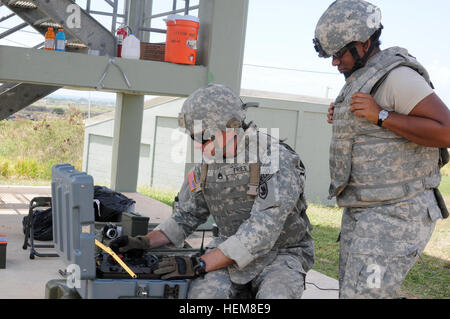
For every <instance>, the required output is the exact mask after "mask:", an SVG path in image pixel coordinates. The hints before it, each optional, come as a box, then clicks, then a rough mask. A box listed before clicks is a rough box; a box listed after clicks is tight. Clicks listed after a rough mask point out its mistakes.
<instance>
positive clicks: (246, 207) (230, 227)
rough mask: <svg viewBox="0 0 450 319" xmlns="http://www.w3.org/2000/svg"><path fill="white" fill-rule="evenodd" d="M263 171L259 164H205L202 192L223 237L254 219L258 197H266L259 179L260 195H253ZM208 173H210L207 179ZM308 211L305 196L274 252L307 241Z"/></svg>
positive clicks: (284, 228) (288, 222)
mask: <svg viewBox="0 0 450 319" xmlns="http://www.w3.org/2000/svg"><path fill="white" fill-rule="evenodd" d="M281 148H283V147H280V149H281ZM280 152H281V150H280ZM296 156H298V155H296ZM206 166H207V167H206ZM259 168H260V166H259V165H254V164H248V163H244V164H228V163H213V164H209V165H206V164H203V165H202V170H201V171H202V176H201V177H200V180H204V183H203V185H201V191H202V192H203V196H204V198H205V201H206V203H207V205H208V208H209V211H210V214H211V216H213V218H214V221H215V222H216V224H217V226H218V228H219V235H220V236H224V237H230V236H232V235H234V234H235V233H236V232H237V230H238V228H239V226H240V225H241V224H242V223H244V222H245V221H246V220H247V219H248V218H250V216H251V210H252V207H253V204H254V202H255V199H256V196H263V195H264V192H265V190H264V187H263V186H262V185H263V183H262V184H260V183H259V178H258V183H257V185H259V187H258V192H257V193H258V194H256V193H255V194H254V195H252V194H253V191H252V190H253V187H252V186H253V185H252V184H253V183H252V182H254V181H252V180H254V179H255V178H254V176H256V175H257V176H258V177H259ZM255 169H258V174H256V172H255ZM204 174H206V178H205V177H204ZM264 178H267V177H265V176H262V177H261V179H262V180H264ZM306 208H307V205H306V201H305V198H304V196H303V194H301V196H300V198H299V199H298V201H297V205H296V207H295V211H293V213H292V214H290V215H289V216H288V218H287V219H286V222H285V224H284V227H283V230H282V232H281V234H280V237H279V238H278V240H277V242H276V243H275V245H274V247H273V249H277V248H287V247H293V246H296V245H298V243H299V242H300V241H301V240H302V239H303V237H304V236H305V234H306V231H307V229H308V228H309V227H310V223H309V220H308V217H307V216H306Z"/></svg>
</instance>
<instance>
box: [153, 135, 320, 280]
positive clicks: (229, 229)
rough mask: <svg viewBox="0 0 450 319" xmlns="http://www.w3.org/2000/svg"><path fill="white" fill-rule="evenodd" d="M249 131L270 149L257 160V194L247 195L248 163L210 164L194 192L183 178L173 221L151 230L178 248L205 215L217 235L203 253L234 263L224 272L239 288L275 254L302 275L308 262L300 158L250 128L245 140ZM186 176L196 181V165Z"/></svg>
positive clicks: (309, 248)
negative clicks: (219, 254) (289, 258)
mask: <svg viewBox="0 0 450 319" xmlns="http://www.w3.org/2000/svg"><path fill="white" fill-rule="evenodd" d="M252 132H253V134H257V136H263V137H265V138H267V139H268V140H270V142H271V143H269V144H270V148H271V149H272V153H271V154H268V152H267V149H266V152H263V154H262V156H259V161H260V164H261V169H260V171H261V176H260V180H259V186H258V190H257V195H256V196H251V195H248V194H247V186H248V183H249V179H250V174H249V163H248V162H246V163H213V164H210V165H208V173H207V177H206V182H205V185H204V188H203V189H201V190H200V191H198V189H197V188H196V187H198V186H199V185H198V183H197V182H194V183H195V185H192V180H193V179H192V177H191V178H190V179H189V178H186V180H185V182H184V184H183V186H182V188H181V190H180V193H179V195H178V198H179V200H178V202H175V205H174V214H173V216H172V217H171V218H169V219H168V220H166V221H164V222H163V223H161V224H160V225H159V226H158V228H157V229H159V230H160V231H162V232H163V233H165V235H166V236H167V237H168V238H169V239H170V240H171V241H172V243H174V244H176V245H181V244H182V243H183V241H184V239H185V238H186V237H187V236H189V235H190V234H191V233H192V232H193V231H194V230H195V229H196V228H197V227H198V226H199V225H200V224H202V223H204V222H205V221H206V220H207V219H208V217H209V215H210V214H211V215H212V216H213V217H214V220H215V222H216V224H217V226H218V228H219V236H218V237H216V238H214V239H213V240H212V242H210V243H209V244H208V248H215V247H217V248H219V249H220V250H221V251H222V252H223V253H224V254H225V255H226V256H227V257H229V258H231V259H233V260H234V261H235V264H233V265H231V266H229V267H228V271H229V274H230V277H231V280H232V281H233V282H235V283H239V284H244V283H247V282H249V281H250V280H252V279H253V278H254V277H255V276H256V275H258V274H259V273H260V272H261V271H262V270H263V269H264V267H265V266H267V265H268V264H270V263H271V262H272V261H273V260H274V259H275V258H276V256H277V254H280V253H288V254H292V255H293V256H294V257H295V258H293V259H292V263H293V265H290V267H295V268H296V269H298V270H299V271H300V272H302V273H306V272H307V271H308V270H309V269H311V267H312V265H313V263H314V249H313V240H312V237H311V236H310V234H309V233H308V231H309V227H310V223H309V220H308V218H307V216H306V201H305V199H304V197H303V191H304V186H305V169H304V166H303V164H302V162H301V160H300V157H299V156H298V155H297V154H296V153H295V152H294V151H292V150H290V149H288V148H287V147H285V146H282V145H280V144H279V143H278V141H277V140H275V139H273V138H271V137H270V136H268V135H265V134H259V133H257V130H256V128H255V127H251V128H249V129H248V130H247V131H246V135H249V134H252ZM261 148H262V147H257V148H256V149H261ZM263 148H264V146H263ZM238 149H239V148H238ZM245 149H247V150H249V147H245ZM250 149H251V148H250ZM273 150H275V152H273ZM248 153H250V154H251V151H250V152H248ZM277 153H278V154H277ZM260 155H261V154H260ZM247 159H248V157H247ZM190 174H193V177H195V179H194V180H195V181H199V180H200V174H201V164H198V165H196V167H195V168H194V170H193V171H192V172H191V173H190ZM188 176H189V175H188ZM189 180H190V181H191V185H190V183H189ZM193 188H196V189H193Z"/></svg>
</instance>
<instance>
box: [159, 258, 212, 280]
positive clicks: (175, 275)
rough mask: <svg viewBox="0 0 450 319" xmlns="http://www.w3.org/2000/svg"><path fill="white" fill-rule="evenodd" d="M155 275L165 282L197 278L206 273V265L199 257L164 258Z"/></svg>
mask: <svg viewBox="0 0 450 319" xmlns="http://www.w3.org/2000/svg"><path fill="white" fill-rule="evenodd" d="M153 273H154V274H156V275H163V276H161V279H163V280H166V279H179V278H195V277H197V276H200V275H203V274H204V273H205V263H204V261H203V260H201V259H200V258H198V257H180V256H175V257H174V256H172V257H164V258H163V259H162V260H161V261H160V262H159V265H158V268H157V269H156V270H155V271H154V272H153Z"/></svg>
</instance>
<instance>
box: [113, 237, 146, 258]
mask: <svg viewBox="0 0 450 319" xmlns="http://www.w3.org/2000/svg"><path fill="white" fill-rule="evenodd" d="M109 247H110V248H111V249H112V250H113V251H114V252H115V253H116V254H118V253H125V252H127V251H129V250H132V249H143V250H148V249H150V240H149V239H148V238H147V237H146V236H136V237H130V236H120V237H118V238H116V239H114V240H112V241H111V242H110V243H109Z"/></svg>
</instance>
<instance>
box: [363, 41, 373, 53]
mask: <svg viewBox="0 0 450 319" xmlns="http://www.w3.org/2000/svg"><path fill="white" fill-rule="evenodd" d="M371 44H372V40H371V39H369V40H367V41H366V42H364V43H363V45H362V49H363V51H364V54H366V53H367V52H369V49H370V45H371Z"/></svg>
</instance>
